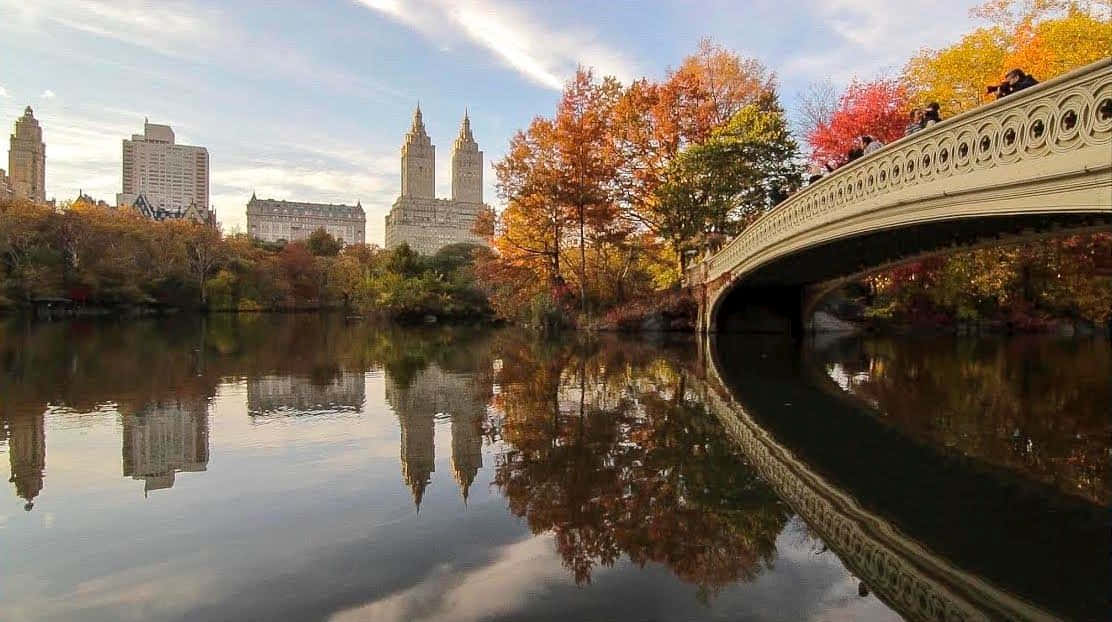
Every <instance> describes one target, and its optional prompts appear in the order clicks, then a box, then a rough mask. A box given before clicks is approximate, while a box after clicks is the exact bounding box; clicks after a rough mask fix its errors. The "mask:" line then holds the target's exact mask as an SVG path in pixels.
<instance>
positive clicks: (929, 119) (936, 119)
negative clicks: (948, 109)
mask: <svg viewBox="0 0 1112 622" xmlns="http://www.w3.org/2000/svg"><path fill="white" fill-rule="evenodd" d="M940 109H941V106H939V105H938V102H931V103H929V104H927V108H926V110H925V111H923V121H922V128H923V129H924V130H925V129H927V128H928V127H930V126H932V125H934V124H935V123H940V122H941V121H942V115H941V114H940V113H939V110H940Z"/></svg>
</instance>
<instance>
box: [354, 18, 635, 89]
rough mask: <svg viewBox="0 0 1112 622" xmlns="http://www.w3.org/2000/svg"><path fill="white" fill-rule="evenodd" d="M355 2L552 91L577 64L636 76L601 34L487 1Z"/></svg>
mask: <svg viewBox="0 0 1112 622" xmlns="http://www.w3.org/2000/svg"><path fill="white" fill-rule="evenodd" d="M359 2H360V3H361V4H363V5H365V6H367V7H369V8H371V9H374V10H376V11H379V12H381V13H383V14H385V15H387V16H389V17H391V18H393V19H395V20H396V21H399V22H401V23H403V24H406V25H407V26H410V27H412V28H414V29H415V30H417V31H419V32H421V33H422V34H424V35H425V36H427V37H428V38H430V39H433V40H437V41H443V40H444V39H460V38H462V40H464V41H466V42H469V43H471V44H473V45H476V46H478V47H480V48H482V49H484V50H486V51H487V52H490V53H491V54H493V55H494V56H495V57H496V58H497V59H498V60H499V61H500V62H501V63H502V64H504V65H506V66H508V67H510V68H511V69H513V70H515V71H517V72H518V73H519V74H521V75H522V76H523V77H525V78H526V79H528V80H529V81H531V82H533V83H535V84H538V85H540V86H543V87H546V88H550V89H553V90H560V89H561V88H563V85H564V82H565V81H566V80H567V79H568V78H570V77H571V75H572V74H573V73H574V72H575V69H576V67H577V66H578V65H585V66H589V67H594V68H595V69H596V70H597V71H598V72H599V73H601V74H603V75H613V76H616V77H618V78H620V79H623V80H629V79H632V78H634V77H636V76H638V75H639V74H638V71H637V67H636V64H635V63H634V62H633V61H632V60H631V59H630V58H629V57H628V56H627V55H626V54H624V53H622V52H621V51H619V50H616V49H613V48H612V47H610V46H609V45H607V44H605V43H603V42H602V39H603V34H602V33H596V32H591V31H589V30H587V29H583V28H577V29H571V28H559V27H555V26H551V25H546V24H542V23H540V22H539V21H538V20H535V19H533V18H531V17H530V16H529V15H527V14H526V13H524V12H522V11H521V10H519V9H517V8H514V7H511V6H508V5H506V4H502V3H497V2H492V1H489V0H471V1H468V2H455V1H449V0H421V1H419V2H407V3H401V2H398V1H396V0H359Z"/></svg>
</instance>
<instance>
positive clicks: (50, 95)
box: [39, 89, 55, 99]
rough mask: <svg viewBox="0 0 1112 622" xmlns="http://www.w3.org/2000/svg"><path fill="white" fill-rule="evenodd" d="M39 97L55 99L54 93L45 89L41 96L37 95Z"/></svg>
mask: <svg viewBox="0 0 1112 622" xmlns="http://www.w3.org/2000/svg"><path fill="white" fill-rule="evenodd" d="M39 97H41V98H43V99H54V97H55V95H54V91H52V90H50V89H46V90H45V91H43V92H42V95H39Z"/></svg>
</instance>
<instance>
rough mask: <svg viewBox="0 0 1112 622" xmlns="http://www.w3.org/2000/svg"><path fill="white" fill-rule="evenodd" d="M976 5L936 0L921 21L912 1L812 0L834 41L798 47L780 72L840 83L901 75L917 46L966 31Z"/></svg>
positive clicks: (971, 0)
mask: <svg viewBox="0 0 1112 622" xmlns="http://www.w3.org/2000/svg"><path fill="white" fill-rule="evenodd" d="M975 4H977V2H976V1H975V0H939V1H938V2H935V3H934V4H932V5H931V10H930V13H931V15H932V17H931V18H927V19H925V18H924V17H923V9H922V7H921V6H920V5H917V4H914V3H893V2H890V0H821V1H818V0H816V2H814V3H813V4H812V8H811V9H810V10H809V11H808V12H809V13H810V14H812V15H814V16H816V19H818V20H819V21H820V23H821V24H822V25H823V26H824V28H825V29H826V30H827V31H828V32H829V33H831V34H832V35H834V41H832V42H830V43H829V44H825V45H822V46H821V47H819V48H816V47H815V46H809V47H804V48H801V50H803V51H802V53H800V54H798V55H796V56H794V57H791V58H789V59H787V61H786V62H785V63H783V65H782V66H781V68H780V69H781V73H782V74H783V75H799V76H804V77H807V78H810V79H832V80H833V81H834V82H836V83H844V82H847V81H849V80H850V79H851V78H853V77H859V78H862V79H870V78H873V77H875V76H877V75H878V74H882V73H893V72H896V71H899V70H900V69H901V68H902V65H903V63H904V62H905V61H906V59H907V58H909V57H910V56H911V55H912V54H914V53H915V52H916V51H917V50H918V49H919V48H922V47H924V46H926V47H934V46H941V45H945V44H947V43H948V42H950V41H953V40H955V39H956V38H957V37H959V36H960V35H961V33H962V32H965V31H966V30H968V29H969V26H970V24H969V21H968V20H967V19H965V17H966V15H967V14H968V12H969V9H970V8H971V7H972V6H973V5H975ZM939 16H951V17H953V18H954V19H938V17H939Z"/></svg>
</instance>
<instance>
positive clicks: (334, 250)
mask: <svg viewBox="0 0 1112 622" xmlns="http://www.w3.org/2000/svg"><path fill="white" fill-rule="evenodd" d="M306 246H308V247H309V252H310V253H312V254H313V255H315V256H317V257H335V256H336V255H339V254H340V249H341V248H343V247H344V244H343V242H341V241H339V240H337V239H336V238H334V237H332V234H331V233H329V232H327V231H325V229H324V227H317V228H316V229H314V230H313V232H312V233H310V234H309V239H308V240H307V242H306Z"/></svg>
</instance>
